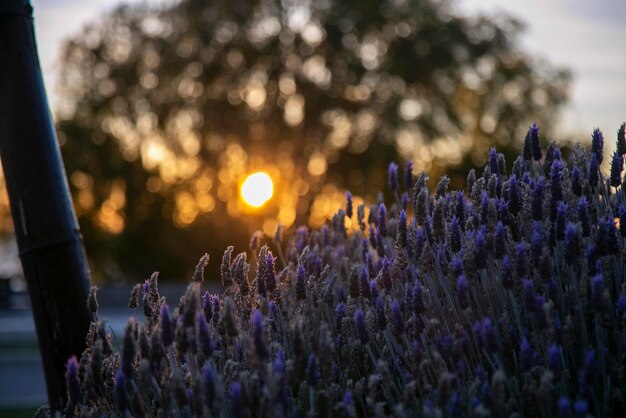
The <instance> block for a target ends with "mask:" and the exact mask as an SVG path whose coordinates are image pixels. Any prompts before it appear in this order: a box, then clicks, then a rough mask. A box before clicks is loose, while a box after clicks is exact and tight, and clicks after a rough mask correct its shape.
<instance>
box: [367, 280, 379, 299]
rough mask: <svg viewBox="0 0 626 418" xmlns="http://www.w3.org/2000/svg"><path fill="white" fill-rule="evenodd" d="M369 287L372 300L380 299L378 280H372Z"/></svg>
mask: <svg viewBox="0 0 626 418" xmlns="http://www.w3.org/2000/svg"><path fill="white" fill-rule="evenodd" d="M369 287H370V299H371V300H376V298H377V297H378V283H377V282H376V279H372V280H370V282H369Z"/></svg>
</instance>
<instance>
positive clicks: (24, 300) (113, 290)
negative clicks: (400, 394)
mask: <svg viewBox="0 0 626 418" xmlns="http://www.w3.org/2000/svg"><path fill="white" fill-rule="evenodd" d="M131 287H132V286H130V285H126V286H116V287H106V288H103V289H101V290H99V292H98V302H99V304H100V311H99V317H100V319H101V320H104V321H106V323H107V329H108V330H109V331H111V330H112V332H113V334H114V335H115V336H116V337H117V340H118V341H120V342H121V341H122V339H123V335H124V326H125V325H126V322H127V321H128V318H129V317H130V316H131V314H132V311H131V310H130V309H129V308H128V305H127V304H128V297H129V295H130V290H131ZM204 287H205V288H207V286H206V285H205V286H204ZM185 288H186V285H185V284H176V285H170V284H161V285H159V291H160V293H161V295H162V296H165V297H166V299H167V303H168V304H169V305H170V306H172V307H173V306H176V305H177V304H178V300H179V299H180V297H181V296H182V295H183V293H184V292H185ZM208 290H209V291H211V292H218V291H219V289H218V287H217V285H210V286H209V289H208ZM11 306H12V307H13V308H12V309H0V409H2V408H15V407H20V408H21V407H33V406H34V407H36V406H40V405H43V404H45V403H46V387H45V381H44V376H43V369H42V365H41V358H40V356H39V350H38V348H37V336H36V334H35V324H34V322H33V317H32V313H31V311H30V309H29V308H28V297H27V296H26V295H19V294H18V295H16V296H15V297H14V300H13V301H12V304H11ZM137 318H138V319H139V320H140V321H141V320H143V314H142V313H141V309H140V308H139V309H137ZM113 344H114V346H115V338H114V339H113ZM0 415H1V414H0Z"/></svg>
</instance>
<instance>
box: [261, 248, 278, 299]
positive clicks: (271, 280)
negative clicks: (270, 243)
mask: <svg viewBox="0 0 626 418" xmlns="http://www.w3.org/2000/svg"><path fill="white" fill-rule="evenodd" d="M275 263H276V257H274V256H273V255H272V252H271V251H269V250H268V251H267V256H266V258H265V269H264V271H263V273H264V275H265V286H266V287H267V290H269V291H270V292H273V291H274V290H276V271H275V267H274V266H275Z"/></svg>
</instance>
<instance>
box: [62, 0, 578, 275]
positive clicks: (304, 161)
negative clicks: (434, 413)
mask: <svg viewBox="0 0 626 418" xmlns="http://www.w3.org/2000/svg"><path fill="white" fill-rule="evenodd" d="M520 29H521V25H520V23H518V22H516V21H515V20H513V19H511V18H508V17H499V18H497V19H488V18H485V17H476V18H467V17H463V16H458V15H457V14H455V13H454V8H453V4H452V3H451V2H449V1H445V0H442V1H432V0H389V1H379V0H341V1H338V0H337V1H332V0H309V1H305V0H283V1H275V0H262V1H255V2H251V1H248V0H228V1H223V0H217V1H205V0H183V1H181V2H180V3H177V4H174V5H171V6H167V7H164V8H161V9H152V8H149V7H147V6H146V5H139V6H120V7H119V8H118V9H117V10H115V11H114V12H112V13H110V14H108V15H106V16H103V17H102V19H100V20H99V21H97V22H93V24H92V25H89V26H87V27H86V28H85V29H84V30H83V32H82V33H80V34H79V35H77V36H75V37H74V38H73V39H72V40H70V41H69V42H67V44H66V45H65V48H64V51H63V53H62V56H61V63H62V67H61V68H62V72H61V75H62V77H61V82H60V95H61V96H62V97H63V100H64V102H63V106H62V109H61V111H60V112H59V115H58V130H59V136H60V137H61V140H62V150H63V154H64V158H65V161H66V166H67V168H68V172H69V175H70V179H71V183H72V186H73V192H74V196H75V199H76V202H77V210H78V213H79V219H80V222H81V226H82V229H83V231H84V235H85V238H86V239H85V242H86V244H87V246H88V253H89V254H90V256H91V257H92V258H93V259H94V260H96V261H97V262H98V263H99V264H98V265H99V267H100V269H101V271H106V272H107V273H106V274H107V275H109V276H111V275H116V274H118V273H116V271H117V270H115V268H116V266H119V267H121V272H122V273H126V274H134V275H136V274H142V275H145V274H146V273H147V272H148V271H150V269H151V268H154V266H155V265H157V266H158V267H159V268H160V269H161V270H162V273H164V274H165V276H168V275H170V276H171V275H180V274H181V268H180V267H179V266H189V265H193V261H192V260H194V259H195V258H197V257H198V255H199V254H201V253H202V252H204V251H205V250H209V251H210V250H211V249H212V248H213V246H214V245H215V248H216V251H218V250H217V248H220V249H221V248H223V247H224V245H226V243H229V244H230V243H234V244H236V245H239V246H241V245H243V244H244V243H246V240H247V236H248V233H249V232H250V230H251V229H264V230H265V231H266V232H268V233H269V232H270V231H272V230H273V229H274V228H275V225H276V222H280V223H282V224H285V225H286V226H290V225H292V224H293V223H294V222H296V221H307V220H308V221H310V222H311V223H313V224H317V225H319V223H320V222H321V221H322V220H323V219H324V218H325V217H326V216H328V215H329V214H330V213H331V212H332V211H334V210H335V209H336V208H337V206H338V205H339V204H341V201H342V198H343V190H344V189H346V188H349V189H351V190H352V191H353V192H354V193H355V195H360V196H368V197H369V198H373V197H374V196H375V193H376V192H377V191H378V190H380V189H381V188H383V187H384V184H381V183H379V181H380V179H382V178H384V176H382V175H380V173H381V172H382V171H384V170H386V165H387V163H388V162H389V161H391V160H392V159H394V158H395V159H401V160H405V159H412V160H414V161H415V170H416V171H419V170H422V169H430V170H431V174H432V173H433V172H434V173H436V172H437V169H439V172H441V169H442V167H454V166H457V167H460V166H462V165H467V164H472V165H475V164H482V163H483V162H484V161H483V160H482V159H481V158H483V156H484V155H486V154H487V152H486V149H487V148H488V147H489V146H490V145H492V144H495V143H498V144H499V147H500V149H502V148H503V146H506V145H510V147H512V148H518V147H519V145H520V144H521V143H522V141H523V137H524V134H525V131H526V129H527V128H528V126H529V125H530V124H531V123H532V121H533V120H536V121H538V122H539V123H542V122H544V121H545V124H544V127H549V126H548V125H550V124H553V123H552V120H553V119H554V117H555V115H556V111H557V110H558V108H559V106H560V105H561V104H562V103H563V102H564V101H565V100H566V98H567V88H568V83H569V76H568V74H567V72H565V71H563V70H561V69H555V68H553V67H551V66H549V65H547V64H546V63H542V62H539V61H537V60H536V59H534V58H531V57H529V56H527V55H526V54H525V53H523V52H521V51H520V50H519V49H518V46H517V36H518V33H519V31H520ZM544 131H545V129H544ZM510 163H511V161H509V164H510ZM254 170H265V171H267V172H268V173H269V174H270V175H271V176H272V177H273V178H274V179H275V187H276V196H275V197H274V198H273V199H272V200H271V201H270V202H269V204H267V205H266V206H265V207H263V208H262V209H259V210H254V211H252V210H250V209H249V208H247V207H246V206H245V204H243V203H242V202H241V200H240V199H239V198H238V189H237V188H238V186H239V184H240V183H241V180H242V179H243V177H244V176H245V175H246V174H247V173H249V172H251V171H254ZM450 170H451V172H452V174H453V181H456V178H455V177H454V173H455V172H456V171H455V170H454V168H451V169H450ZM460 171H464V169H463V170H460ZM372 179H376V181H374V180H372ZM457 184H458V183H457ZM241 214H245V215H246V216H239V215H241ZM214 253H215V251H214ZM137 254H145V257H139V259H137ZM214 256H219V254H214ZM131 257H132V258H131ZM217 258H219V257H214V259H217ZM214 264H215V263H214Z"/></svg>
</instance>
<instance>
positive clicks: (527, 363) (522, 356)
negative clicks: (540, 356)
mask: <svg viewBox="0 0 626 418" xmlns="http://www.w3.org/2000/svg"><path fill="white" fill-rule="evenodd" d="M534 357H535V353H534V351H533V349H532V348H531V347H530V343H529V342H528V340H527V339H526V338H523V339H522V342H521V344H520V352H519V361H520V368H521V370H522V372H527V371H529V370H530V369H531V368H532V367H533V366H534Z"/></svg>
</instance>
